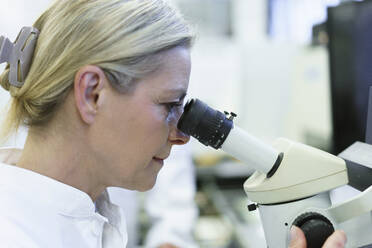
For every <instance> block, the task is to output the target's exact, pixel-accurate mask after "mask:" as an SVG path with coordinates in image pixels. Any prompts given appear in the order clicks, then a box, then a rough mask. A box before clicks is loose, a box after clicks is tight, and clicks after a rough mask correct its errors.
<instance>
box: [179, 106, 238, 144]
mask: <svg viewBox="0 0 372 248" xmlns="http://www.w3.org/2000/svg"><path fill="white" fill-rule="evenodd" d="M177 127H178V129H180V130H181V131H182V132H184V133H186V134H188V135H190V136H192V137H194V138H196V139H197V140H199V141H200V142H201V143H202V144H204V145H206V146H212V147H213V148H215V149H219V148H220V147H221V145H222V144H223V142H224V141H225V140H226V137H227V136H228V135H229V133H230V130H231V129H232V128H233V121H232V120H230V119H228V118H227V117H226V115H225V114H223V113H221V112H219V111H217V110H214V109H212V108H210V107H209V106H208V105H207V104H205V103H203V102H202V101H200V100H199V99H191V100H189V101H188V102H187V103H186V105H185V107H184V112H183V114H182V116H181V118H180V120H179V121H178V125H177Z"/></svg>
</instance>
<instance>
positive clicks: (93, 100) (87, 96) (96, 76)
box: [74, 65, 107, 124]
mask: <svg viewBox="0 0 372 248" xmlns="http://www.w3.org/2000/svg"><path fill="white" fill-rule="evenodd" d="M106 84H107V79H106V76H105V74H104V72H103V71H102V69H101V68H99V67H98V66H93V65H86V66H83V67H81V68H80V69H79V71H78V72H77V73H76V74H75V80H74V96H75V103H76V107H77V110H78V112H79V114H80V117H81V119H82V120H83V122H85V123H86V124H92V123H93V122H94V120H95V117H96V115H97V111H98V108H99V100H100V97H101V95H102V89H104V88H105V86H106Z"/></svg>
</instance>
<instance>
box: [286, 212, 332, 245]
mask: <svg viewBox="0 0 372 248" xmlns="http://www.w3.org/2000/svg"><path fill="white" fill-rule="evenodd" d="M293 225H295V226H298V227H299V228H301V229H302V231H303V232H304V234H305V237H306V242H307V248H320V247H322V246H323V244H324V242H325V241H326V240H327V238H328V237H329V236H330V235H331V234H332V233H333V232H334V231H335V229H334V227H333V225H332V223H331V222H330V221H329V220H328V219H327V218H326V217H325V216H323V215H321V214H319V213H315V212H308V213H304V214H301V215H300V216H298V217H297V218H296V220H295V221H294V222H293Z"/></svg>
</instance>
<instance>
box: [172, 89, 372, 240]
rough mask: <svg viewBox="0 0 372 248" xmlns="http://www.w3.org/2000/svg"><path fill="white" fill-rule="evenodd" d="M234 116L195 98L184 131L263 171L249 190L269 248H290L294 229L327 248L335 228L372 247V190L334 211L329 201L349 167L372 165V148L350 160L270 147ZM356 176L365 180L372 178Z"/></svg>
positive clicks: (286, 143)
mask: <svg viewBox="0 0 372 248" xmlns="http://www.w3.org/2000/svg"><path fill="white" fill-rule="evenodd" d="M371 99H372V94H371ZM370 111H371V113H372V100H371V108H370ZM234 117H236V114H234V113H228V112H225V114H222V113H221V112H219V111H216V110H214V109H212V108H210V107H209V106H207V105H206V104H205V103H203V102H201V101H200V100H198V99H192V100H190V101H189V102H188V103H187V104H186V105H185V109H184V113H183V115H182V116H181V118H180V121H179V123H178V128H179V129H180V130H182V131H183V132H185V133H187V134H189V135H191V136H193V137H195V138H196V139H198V140H199V141H200V142H201V143H203V144H204V145H207V146H212V147H213V148H215V149H219V148H221V149H222V150H224V151H225V152H227V153H229V154H230V155H232V156H233V157H235V158H237V159H239V160H241V161H242V162H244V163H246V164H247V165H248V166H250V167H253V168H254V169H255V170H257V171H256V172H255V173H254V174H253V175H252V176H251V177H249V178H248V180H247V181H246V182H245V183H244V189H245V192H246V194H247V196H248V198H249V199H250V200H251V201H253V202H255V203H254V204H251V205H249V206H248V209H249V211H254V210H255V209H257V208H258V209H259V212H260V216H261V220H262V225H263V228H264V232H265V238H266V242H267V246H268V247H288V245H289V241H290V240H289V231H290V228H291V226H292V225H296V226H299V227H300V228H301V229H302V230H303V231H304V232H305V236H306V239H307V244H308V246H307V247H321V245H322V244H323V243H324V241H325V240H326V239H327V238H328V236H329V235H331V234H332V233H333V231H334V230H335V229H342V230H344V231H345V232H346V234H347V236H348V243H347V247H360V246H363V245H367V244H371V243H372V237H371V236H370V233H371V232H372V218H371V210H372V187H368V188H367V189H366V190H365V191H364V192H362V193H361V194H359V195H358V196H356V197H354V198H352V199H350V200H348V201H346V202H343V203H341V204H337V205H333V206H332V204H331V200H330V196H329V191H330V190H331V189H334V188H336V187H339V186H343V185H345V184H347V183H348V181H349V178H348V176H349V177H350V173H349V174H348V170H349V171H350V170H351V169H350V168H347V167H346V166H347V165H349V164H352V165H355V164H357V165H358V166H365V165H367V166H368V165H371V164H372V158H370V157H366V156H365V154H368V153H371V152H372V146H371V145H368V144H364V143H360V142H359V143H356V144H354V146H358V147H357V148H356V149H351V150H350V149H347V150H346V151H345V153H344V155H345V154H347V158H345V160H344V159H342V158H341V157H336V156H334V155H331V154H329V153H326V152H324V151H321V150H319V149H316V148H313V147H310V146H307V145H304V144H300V143H296V142H293V141H290V140H287V139H283V138H280V139H277V140H276V141H275V142H274V144H273V146H270V145H267V144H264V143H263V142H261V141H260V140H258V139H256V138H254V137H253V136H251V135H250V134H248V133H246V132H245V131H243V130H242V129H240V128H239V127H237V126H234V124H233V118H234ZM371 119H372V115H371ZM370 124H371V125H372V122H371V123H370ZM354 148H355V147H354ZM363 155H364V156H363ZM360 157H363V158H364V160H360ZM353 168H354V167H353ZM366 168H367V167H366ZM367 169H369V168H367ZM369 170H370V171H371V169H369ZM353 175H354V176H355V177H358V178H359V179H360V178H361V177H363V176H366V175H368V174H353ZM350 180H354V178H353V179H350ZM368 186H370V185H368Z"/></svg>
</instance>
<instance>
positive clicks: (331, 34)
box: [326, 1, 372, 154]
mask: <svg viewBox="0 0 372 248" xmlns="http://www.w3.org/2000/svg"><path fill="white" fill-rule="evenodd" d="M371 13H372V1H362V2H360V1H359V2H356V1H348V2H344V3H342V4H340V5H339V6H337V7H332V8H328V20H327V23H326V29H327V33H328V39H329V58H330V78H331V97H332V112H333V113H332V119H333V143H334V144H333V153H334V154H338V153H340V152H341V151H342V150H344V149H345V148H347V147H348V146H350V145H351V144H352V143H354V141H356V140H358V141H364V134H365V133H366V125H365V124H366V120H367V106H368V88H369V86H371V85H372V73H371V65H372V56H371V55H372V31H371V26H372V14H371Z"/></svg>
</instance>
